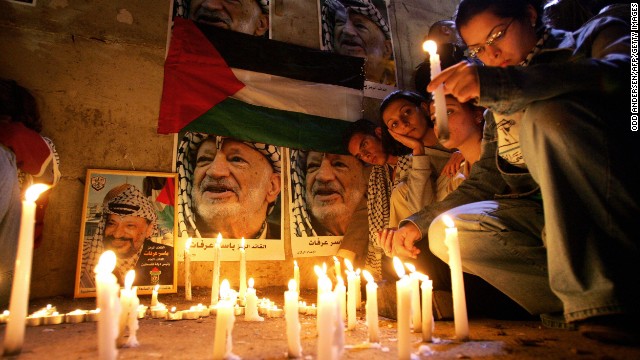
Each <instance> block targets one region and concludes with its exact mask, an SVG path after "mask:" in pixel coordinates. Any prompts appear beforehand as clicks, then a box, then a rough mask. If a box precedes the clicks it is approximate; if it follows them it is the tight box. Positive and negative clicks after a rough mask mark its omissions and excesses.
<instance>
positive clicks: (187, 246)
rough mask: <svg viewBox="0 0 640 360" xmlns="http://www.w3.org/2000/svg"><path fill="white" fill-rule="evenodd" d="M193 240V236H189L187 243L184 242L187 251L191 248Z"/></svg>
mask: <svg viewBox="0 0 640 360" xmlns="http://www.w3.org/2000/svg"><path fill="white" fill-rule="evenodd" d="M192 240H193V239H192V238H188V239H187V241H185V243H184V250H185V251H189V248H191V241H192Z"/></svg>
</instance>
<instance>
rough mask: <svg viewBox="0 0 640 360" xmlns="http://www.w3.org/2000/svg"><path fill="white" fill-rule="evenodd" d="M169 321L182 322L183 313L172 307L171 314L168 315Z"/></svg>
mask: <svg viewBox="0 0 640 360" xmlns="http://www.w3.org/2000/svg"><path fill="white" fill-rule="evenodd" d="M167 320H172V321H176V320H182V311H177V310H176V307H175V306H172V307H171V310H169V313H168V314H167Z"/></svg>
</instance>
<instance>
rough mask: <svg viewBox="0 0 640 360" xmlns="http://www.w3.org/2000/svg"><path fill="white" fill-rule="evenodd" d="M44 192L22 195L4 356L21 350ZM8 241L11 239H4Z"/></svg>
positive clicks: (36, 187)
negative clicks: (38, 210)
mask: <svg viewBox="0 0 640 360" xmlns="http://www.w3.org/2000/svg"><path fill="white" fill-rule="evenodd" d="M2 176H6V175H4V174H3V175H2ZM47 189H49V186H48V185H44V184H35V185H32V186H30V187H29V188H28V189H27V192H26V193H25V200H24V201H23V202H22V215H21V218H20V235H19V237H18V251H17V254H16V262H15V268H14V274H13V283H12V285H11V286H12V287H11V302H10V304H9V314H10V316H9V320H8V323H7V329H6V331H5V337H4V353H3V354H4V355H16V354H19V353H20V352H21V351H22V344H23V342H24V331H25V326H26V318H27V306H28V304H29V287H30V286H31V263H32V261H33V232H34V226H35V217H36V200H37V199H38V197H39V196H40V194H42V193H43V192H44V191H46V190H47ZM3 241H4V239H3ZM7 241H11V240H10V239H7Z"/></svg>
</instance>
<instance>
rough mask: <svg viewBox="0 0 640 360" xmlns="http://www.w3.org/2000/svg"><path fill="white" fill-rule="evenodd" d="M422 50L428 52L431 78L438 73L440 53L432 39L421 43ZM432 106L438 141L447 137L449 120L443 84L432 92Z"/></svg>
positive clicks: (439, 70)
mask: <svg viewBox="0 0 640 360" xmlns="http://www.w3.org/2000/svg"><path fill="white" fill-rule="evenodd" d="M422 48H423V49H424V51H426V52H428V53H429V65H430V70H431V79H433V78H434V77H436V76H437V75H438V74H440V72H441V69H440V55H438V53H437V50H438V45H436V42H435V41H433V40H427V41H425V42H424V44H422ZM433 106H434V107H435V110H436V124H437V125H438V140H440V142H442V141H445V140H448V139H449V120H448V119H447V103H446V101H445V99H444V86H443V85H442V84H440V85H439V86H438V87H437V88H436V90H435V91H434V92H433Z"/></svg>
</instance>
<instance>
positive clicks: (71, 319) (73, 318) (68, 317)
mask: <svg viewBox="0 0 640 360" xmlns="http://www.w3.org/2000/svg"><path fill="white" fill-rule="evenodd" d="M86 316H87V312H86V311H84V310H80V309H76V310H73V311H71V312H68V313H66V314H65V316H64V322H66V323H67V324H78V323H81V322H83V321H84V319H85V318H86Z"/></svg>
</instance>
